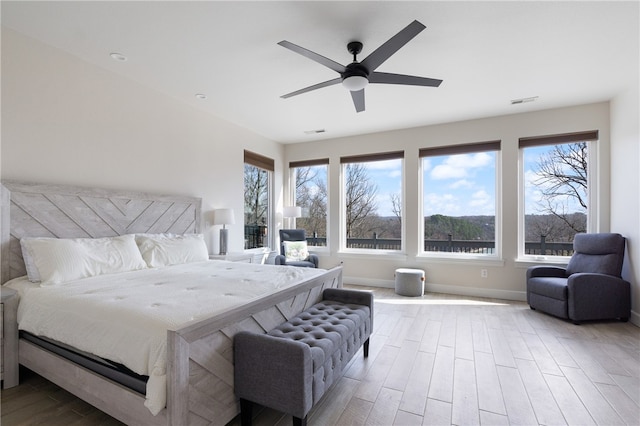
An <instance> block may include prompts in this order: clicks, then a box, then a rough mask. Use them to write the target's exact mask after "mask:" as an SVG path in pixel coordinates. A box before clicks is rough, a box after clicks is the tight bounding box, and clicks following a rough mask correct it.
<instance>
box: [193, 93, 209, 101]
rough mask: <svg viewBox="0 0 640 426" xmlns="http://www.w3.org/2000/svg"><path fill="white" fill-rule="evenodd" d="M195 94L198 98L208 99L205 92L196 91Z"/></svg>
mask: <svg viewBox="0 0 640 426" xmlns="http://www.w3.org/2000/svg"><path fill="white" fill-rule="evenodd" d="M195 96H196V98H197V99H200V100H205V99H207V95H205V94H204V93H196V94H195Z"/></svg>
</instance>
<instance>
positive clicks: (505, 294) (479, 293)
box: [343, 277, 640, 320]
mask: <svg viewBox="0 0 640 426" xmlns="http://www.w3.org/2000/svg"><path fill="white" fill-rule="evenodd" d="M343 282H344V283H345V284H350V285H362V286H368V287H383V288H395V281H393V280H378V279H371V278H358V277H344V278H343ZM424 288H425V291H427V292H431V293H446V294H455V295H458V296H473V297H487V298H491V299H503V300H516V301H519V302H526V301H527V293H526V292H524V291H513V290H500V289H493V288H477V287H463V286H456V285H445V284H432V283H426V284H425V287H424ZM638 319H639V320H640V317H638Z"/></svg>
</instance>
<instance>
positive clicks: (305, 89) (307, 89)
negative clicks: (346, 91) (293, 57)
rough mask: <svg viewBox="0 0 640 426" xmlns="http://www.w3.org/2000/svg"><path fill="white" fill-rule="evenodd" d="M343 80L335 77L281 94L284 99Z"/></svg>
mask: <svg viewBox="0 0 640 426" xmlns="http://www.w3.org/2000/svg"><path fill="white" fill-rule="evenodd" d="M341 82H342V77H338V78H334V79H333V80H328V81H324V82H322V83H318V84H314V85H313V86H309V87H305V88H304V89H300V90H296V91H295V92H291V93H287V94H286V95H282V96H280V97H281V98H282V99H287V98H290V97H292V96H296V95H301V94H303V93H307V92H311V91H312V90H316V89H322V88H323V87H327V86H333V85H334V84H338V83H341Z"/></svg>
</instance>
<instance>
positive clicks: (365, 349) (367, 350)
mask: <svg viewBox="0 0 640 426" xmlns="http://www.w3.org/2000/svg"><path fill="white" fill-rule="evenodd" d="M362 346H363V351H364V357H365V358H367V357H368V356H369V339H367V341H366V342H364V345H362Z"/></svg>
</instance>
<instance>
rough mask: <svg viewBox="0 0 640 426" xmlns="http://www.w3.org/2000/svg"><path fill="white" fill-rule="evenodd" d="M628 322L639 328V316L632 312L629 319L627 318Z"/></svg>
mask: <svg viewBox="0 0 640 426" xmlns="http://www.w3.org/2000/svg"><path fill="white" fill-rule="evenodd" d="M629 321H631V324H633V325H635V326H636V327H640V314H639V313H637V312H636V311H633V310H632V311H631V318H629Z"/></svg>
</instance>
